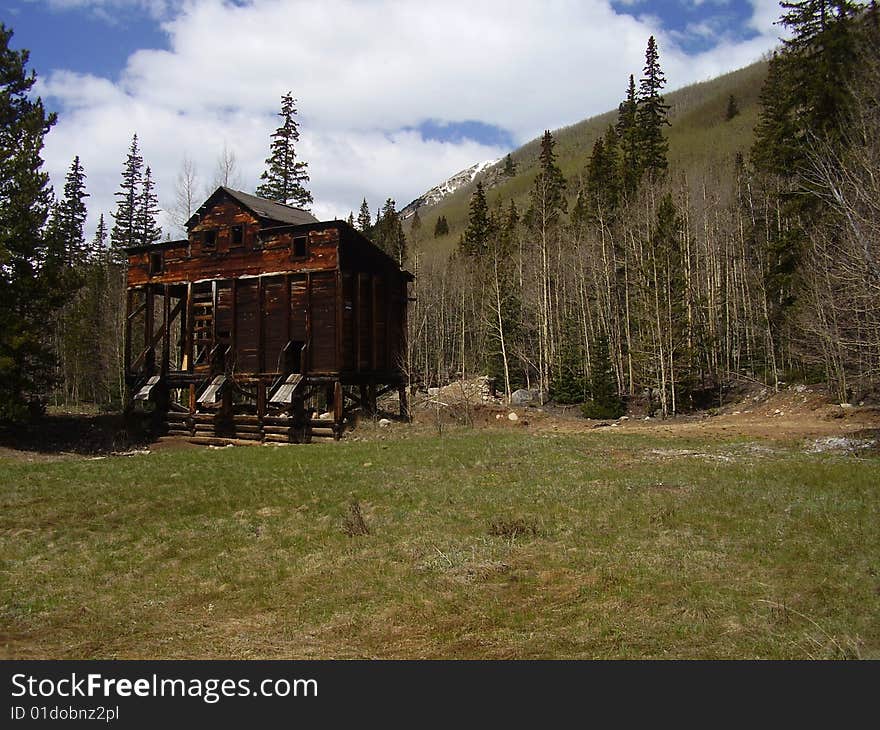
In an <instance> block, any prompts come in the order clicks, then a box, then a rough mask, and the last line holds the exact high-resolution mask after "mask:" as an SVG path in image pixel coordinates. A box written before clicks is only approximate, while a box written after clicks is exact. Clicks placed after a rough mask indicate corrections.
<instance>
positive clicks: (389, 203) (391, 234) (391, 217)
mask: <svg viewBox="0 0 880 730" xmlns="http://www.w3.org/2000/svg"><path fill="white" fill-rule="evenodd" d="M373 230H374V238H373V243H375V244H376V245H377V246H378V247H379V248H381V249H382V250H383V251H384V252H385V253H387V254H388V255H389V256H391V258H393V259H394V260H395V261H397V263H398V264H399V265H400V266H401V267H403V265H404V262H405V261H406V256H407V247H406V236H405V235H404V233H403V224H402V223H401V222H400V214H399V213H398V212H397V210H396V209H395V202H394V201H393V200H392V199H391V198H388V199H387V200H386V201H385V205H384V206H382V213H381V215H380V216H379V219H378V220H377V221H376V225H375V227H374V229H373Z"/></svg>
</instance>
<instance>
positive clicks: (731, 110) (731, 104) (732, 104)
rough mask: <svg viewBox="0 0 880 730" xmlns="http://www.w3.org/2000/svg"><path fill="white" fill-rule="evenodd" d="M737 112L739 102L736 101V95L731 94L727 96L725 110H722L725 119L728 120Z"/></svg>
mask: <svg viewBox="0 0 880 730" xmlns="http://www.w3.org/2000/svg"><path fill="white" fill-rule="evenodd" d="M738 114H739V104H737V103H736V97H735V96H734V95H733V94H731V95H730V96H729V97H727V110H726V111H725V112H724V119H725V121H728V122H729V121H730V120H731V119H733V118H734V117H735V116H737V115H738Z"/></svg>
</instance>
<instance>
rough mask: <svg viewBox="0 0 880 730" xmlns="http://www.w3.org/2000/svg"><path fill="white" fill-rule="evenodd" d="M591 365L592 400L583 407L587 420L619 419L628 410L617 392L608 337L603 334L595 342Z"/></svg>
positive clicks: (590, 389)
mask: <svg viewBox="0 0 880 730" xmlns="http://www.w3.org/2000/svg"><path fill="white" fill-rule="evenodd" d="M591 351H592V362H591V365H590V377H589V392H590V400H589V401H588V402H587V403H584V405H583V408H582V410H583V414H584V416H585V417H586V418H619V417H620V416H622V415H623V414H624V413H625V411H626V409H625V407H624V404H623V400H621V398H620V395H619V394H618V392H617V380H616V379H615V377H614V369H613V367H612V363H611V355H610V353H609V351H608V337H607V336H606V335H605V334H604V333H602V334H600V335H599V336H598V337H597V338H596V340H595V341H594V342H593V347H592V348H591Z"/></svg>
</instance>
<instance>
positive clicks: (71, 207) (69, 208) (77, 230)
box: [49, 156, 89, 267]
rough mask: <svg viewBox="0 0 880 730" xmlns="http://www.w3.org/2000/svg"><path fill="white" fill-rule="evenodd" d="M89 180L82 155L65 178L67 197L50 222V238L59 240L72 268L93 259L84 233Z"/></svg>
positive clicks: (56, 205) (74, 162) (53, 212)
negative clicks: (87, 180)
mask: <svg viewBox="0 0 880 730" xmlns="http://www.w3.org/2000/svg"><path fill="white" fill-rule="evenodd" d="M85 179H86V176H85V173H84V172H83V168H82V165H81V164H80V161H79V156H77V157H74V158H73V162H72V163H71V165H70V170H68V172H67V176H66V177H65V179H64V197H63V198H62V199H61V200H59V201H57V202H56V203H55V205H54V207H53V209H52V218H51V220H50V222H49V231H50V235H52V236H57V237H58V245H59V246H61V247H62V248H63V250H64V253H65V260H66V263H67V265H68V266H70V267H72V266H78V265H82V264H84V263H86V261H87V260H88V258H89V252H88V247H87V245H86V239H85V235H84V233H83V227H84V226H85V223H86V215H87V211H86V204H85V199H86V198H87V197H89V194H88V193H87V192H86V187H85Z"/></svg>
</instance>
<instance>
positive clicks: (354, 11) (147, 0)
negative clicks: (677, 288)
mask: <svg viewBox="0 0 880 730" xmlns="http://www.w3.org/2000/svg"><path fill="white" fill-rule="evenodd" d="M50 1H51V2H53V3H67V4H79V5H82V6H89V7H91V8H95V7H98V8H104V9H106V8H108V7H112V6H116V5H120V4H122V3H123V2H124V0H50ZM137 4H138V6H139V7H141V8H142V9H143V8H150V9H152V10H153V11H154V12H155V13H156V14H157V16H158V17H162V18H164V20H163V21H162V29H163V31H164V32H165V33H166V34H167V37H168V47H167V49H143V50H140V51H137V52H136V53H134V54H133V55H132V56H131V57H130V58H129V59H128V63H127V66H126V68H125V70H124V71H123V73H122V74H121V75H120V76H119V78H118V80H116V81H109V80H107V79H101V78H97V77H94V76H90V75H83V74H73V73H71V72H69V71H64V70H56V71H54V72H51V73H50V74H48V75H47V76H45V77H44V78H42V79H41V80H40V88H39V92H40V93H41V94H42V95H43V96H44V97H47V98H48V99H49V101H50V102H51V104H52V105H53V106H57V107H59V108H60V110H61V115H60V119H59V123H58V125H57V126H56V128H55V129H54V130H53V132H52V133H51V134H50V135H49V137H48V139H47V147H46V159H47V166H48V168H49V170H50V173H51V174H52V177H53V180H55V181H56V185H57V184H58V182H59V181H61V180H63V175H64V171H65V169H66V167H67V166H68V165H69V162H70V159H71V158H72V157H73V156H74V155H75V154H79V155H80V157H81V158H82V160H83V164H84V165H85V167H86V171H87V173H88V175H89V188H90V192H91V193H92V198H91V200H90V203H91V206H92V211H93V214H94V215H93V217H94V218H97V214H98V212H100V211H103V212H105V213H109V212H110V211H111V210H112V209H113V208H114V201H113V191H114V189H115V188H116V186H117V185H118V181H119V172H120V170H121V166H122V161H123V159H124V155H125V151H126V149H127V147H128V144H129V141H130V139H131V134H132V133H133V132H134V131H137V132H138V134H139V137H140V139H141V145H142V149H143V153H144V157H145V159H146V161H147V162H148V163H149V164H151V165H152V168H153V172H154V175H155V177H156V178H157V181H158V185H159V191H160V196H161V200H162V203H163V205H164V206H165V207H169V205H170V201H171V200H173V197H174V180H175V178H176V176H177V172H178V170H179V168H180V164H181V160H182V159H183V157H184V156H187V157H189V158H191V159H192V160H193V161H194V162H195V163H196V166H197V167H198V169H199V170H200V172H201V174H202V178H203V179H206V178H207V179H209V178H210V177H211V174H212V172H213V168H214V166H215V163H216V158H217V156H218V155H219V154H220V153H221V151H222V149H223V147H224V145H226V146H227V147H228V148H229V149H230V150H232V151H234V153H235V155H236V158H237V160H238V162H239V165H240V168H241V170H240V171H241V174H242V179H243V180H245V181H247V182H246V187H249V188H250V189H253V187H254V186H255V185H256V183H257V179H258V177H259V173H260V171H261V170H262V168H263V159H264V158H265V157H266V154H267V148H268V139H269V137H268V135H269V133H270V132H271V131H272V129H273V128H274V126H275V125H276V118H275V116H274V115H275V113H276V112H277V109H278V105H279V101H280V97H281V95H282V94H283V93H285V92H286V91H288V90H292V91H293V93H294V96H295V97H296V98H297V99H298V107H299V110H300V116H299V118H300V123H301V134H302V138H301V144H300V146H299V148H298V150H299V153H300V155H301V157H302V158H303V159H305V160H307V161H308V162H309V171H310V173H311V178H312V179H311V190H312V192H313V195H314V197H315V213H316V214H317V215H318V216H319V217H329V216H345V215H347V214H348V211H349V210H352V209H353V210H356V209H357V207H358V205H359V204H360V200H361V198H362V197H364V196H366V197H367V199H368V200H369V202H370V204H371V207H372V209H373V210H375V209H376V207H378V205H380V204H381V203H382V202H383V201H384V200H385V198H386V197H393V198H395V199H396V200H397V201H398V203H399V204H400V205H403V204H405V203H407V202H408V201H409V200H410V199H412V198H413V197H415V196H416V195H418V194H419V193H421V192H422V191H423V190H424V189H426V188H428V187H430V186H432V185H434V184H435V183H437V182H439V181H440V180H442V179H444V178H445V177H447V176H449V175H450V174H452V173H454V172H457V171H458V170H460V169H462V168H464V167H467V166H469V165H471V164H473V163H474V162H477V161H480V160H484V159H489V158H493V157H499V156H501V155H502V154H504V153H505V152H506V151H507V150H506V149H503V148H501V147H499V146H493V145H486V144H480V143H479V142H477V141H473V140H470V139H461V138H456V139H455V141H449V142H442V141H439V140H437V139H431V138H428V139H426V138H424V137H423V136H422V135H421V134H419V132H418V131H416V130H418V128H419V125H420V124H422V123H423V122H425V121H426V120H436V121H438V122H440V123H444V122H457V121H464V120H477V121H480V122H483V123H485V124H487V125H493V126H495V127H498V128H500V129H502V130H505V131H506V132H508V133H509V135H510V138H512V139H514V140H515V141H516V142H517V143H522V142H525V141H527V140H528V139H530V138H532V137H534V136H536V135H538V134H540V132H541V131H542V130H543V129H545V128H550V129H553V128H557V127H559V126H562V125H565V124H570V123H572V122H575V121H577V120H579V119H583V118H584V117H587V116H590V115H593V114H597V113H601V112H603V111H606V110H608V109H610V108H613V107H615V106H616V105H617V103H618V101H619V99H620V98H621V97H622V95H623V92H624V90H625V85H626V79H627V77H628V75H629V74H630V73H635V74H636V75H638V73H639V71H640V69H641V66H642V65H643V54H644V48H645V42H646V40H647V37H648V36H649V35H651V34H654V35H655V36H657V38H658V42H659V44H660V50H661V63H662V64H663V68H664V70H665V72H666V76H667V78H668V79H669V81H670V84H671V86H672V87H677V86H682V85H685V84H687V83H690V82H693V81H699V80H703V79H706V78H709V77H711V76H713V75H715V74H718V73H721V72H724V71H727V70H731V69H733V68H736V67H738V66H742V65H745V64H747V63H749V62H751V61H753V60H756V59H757V58H758V57H760V55H761V54H762V53H763V52H765V51H766V50H767V49H768V48H770V47H771V46H772V45H773V43H774V42H775V29H773V28H772V27H770V26H769V25H766V24H765V25H762V26H761V27H758V26H759V25H761V24H762V23H764V20H763V15H762V16H761V18H760V19H759V17H758V15H759V14H760V13H763V12H764V11H765V10H766V8H765V5H764V3H763V2H762V1H761V0H756V15H755V19H754V20H753V22H754V24H755V26H756V30H757V31H758V33H757V35H756V36H755V37H754V38H752V39H751V40H748V41H743V42H736V41H733V40H722V41H721V42H720V43H719V45H718V46H716V47H715V48H713V49H711V50H709V51H706V52H703V53H700V54H698V55H696V56H693V55H691V56H689V55H687V54H686V53H685V52H684V51H682V50H681V49H680V48H679V47H678V46H677V45H676V43H675V39H674V38H673V37H672V36H670V35H668V34H666V33H664V31H663V28H662V27H661V26H660V23H659V21H658V20H656V19H650V18H635V17H632V16H631V15H627V14H623V13H618V12H616V11H615V10H614V9H613V7H612V6H611V3H610V2H608V0H546V1H545V2H541V3H538V2H522V3H511V2H510V1H509V0H507V1H502V0H422V2H419V3H399V2H394V1H393V0H324V1H323V2H320V3H317V2H314V0H252V1H251V2H239V3H231V2H223V1H221V0H187V2H185V3H183V4H182V5H179V4H176V3H169V2H160V1H159V0H156V1H155V2H152V1H151V0H142V1H141V2H138V3H137ZM90 223H91V225H92V226H94V223H95V221H94V220H92V221H91V222H90ZM175 234H176V232H175Z"/></svg>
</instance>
